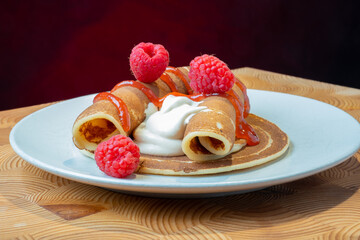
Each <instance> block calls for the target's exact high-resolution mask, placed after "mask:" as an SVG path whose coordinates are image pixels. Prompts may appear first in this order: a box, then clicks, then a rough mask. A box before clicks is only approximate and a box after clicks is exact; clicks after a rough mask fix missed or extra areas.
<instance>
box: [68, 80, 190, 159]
mask: <svg viewBox="0 0 360 240" xmlns="http://www.w3.org/2000/svg"><path fill="white" fill-rule="evenodd" d="M169 75H170V77H171V78H172V80H173V82H174V84H175V85H176V87H177V88H178V90H179V92H180V93H184V94H187V90H186V87H185V85H184V83H183V82H182V80H181V79H180V78H178V77H177V76H176V75H175V74H172V73H169ZM186 76H187V75H186ZM186 76H185V77H186ZM143 84H144V85H145V86H146V87H148V88H150V89H151V90H152V91H153V92H154V93H155V95H156V96H157V97H163V96H165V95H166V94H168V93H170V92H171V89H170V88H169V86H168V85H167V84H166V83H164V82H163V81H162V80H161V79H158V80H156V81H155V82H153V83H151V84H146V83H143ZM113 95H115V96H116V97H119V98H120V99H121V100H122V101H123V102H124V103H125V105H126V106H127V109H128V111H129V115H130V130H129V131H128V132H125V131H124V129H123V127H122V124H121V120H120V117H119V113H118V110H117V108H116V107H115V106H114V105H113V104H112V103H111V102H110V101H107V100H101V101H98V102H96V103H94V104H92V105H91V106H90V107H88V108H87V109H85V110H84V111H83V112H82V113H81V114H80V115H79V116H78V118H77V119H76V120H75V122H74V125H73V129H72V133H73V142H74V144H75V146H76V147H77V148H79V149H80V150H83V152H84V151H87V152H88V153H89V154H90V155H91V154H92V153H93V152H94V151H95V149H96V147H97V145H98V144H99V143H100V142H102V141H106V140H108V139H109V138H110V137H112V136H114V135H116V134H122V135H125V136H129V135H130V134H131V132H132V131H133V130H134V129H135V128H136V127H138V126H139V125H140V123H141V122H142V121H144V119H145V115H146V114H145V109H146V108H147V105H148V104H149V102H150V101H149V99H148V98H147V97H146V95H145V94H144V93H143V92H142V91H140V90H139V89H137V88H134V87H130V86H127V87H121V88H119V89H117V90H116V91H114V92H113ZM85 154H86V153H85Z"/></svg>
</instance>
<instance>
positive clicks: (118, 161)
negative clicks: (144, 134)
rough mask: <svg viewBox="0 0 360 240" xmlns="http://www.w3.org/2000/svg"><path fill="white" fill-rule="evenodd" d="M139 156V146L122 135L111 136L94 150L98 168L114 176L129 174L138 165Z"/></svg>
mask: <svg viewBox="0 0 360 240" xmlns="http://www.w3.org/2000/svg"><path fill="white" fill-rule="evenodd" d="M139 158H140V150H139V147H138V146H137V145H136V144H135V143H134V142H133V141H132V140H131V139H130V138H129V137H125V136H123V135H115V136H113V137H111V138H110V139H109V140H107V141H105V142H102V143H100V144H99V145H98V147H97V148H96V150H95V160H96V164H97V165H98V167H99V168H100V170H101V171H103V172H104V173H106V174H107V175H109V176H112V177H116V178H124V177H127V176H129V175H131V174H132V173H133V172H134V171H135V170H136V168H137V167H138V165H139Z"/></svg>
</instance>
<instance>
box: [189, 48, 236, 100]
mask: <svg viewBox="0 0 360 240" xmlns="http://www.w3.org/2000/svg"><path fill="white" fill-rule="evenodd" d="M189 78H190V80H191V81H190V86H191V87H192V89H193V90H194V91H195V92H198V93H223V92H226V91H229V90H230V89H231V88H232V86H233V85H234V81H235V77H234V74H233V73H232V72H231V70H230V69H229V68H228V66H227V65H226V63H224V62H223V61H221V60H220V59H218V58H217V57H215V56H210V55H207V54H204V55H202V56H199V57H196V58H194V59H193V60H192V61H191V63H190V71H189Z"/></svg>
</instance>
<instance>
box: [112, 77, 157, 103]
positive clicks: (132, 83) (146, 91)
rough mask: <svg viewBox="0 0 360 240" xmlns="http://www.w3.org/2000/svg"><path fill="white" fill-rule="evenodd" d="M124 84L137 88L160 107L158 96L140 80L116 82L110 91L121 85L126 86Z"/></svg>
mask: <svg viewBox="0 0 360 240" xmlns="http://www.w3.org/2000/svg"><path fill="white" fill-rule="evenodd" d="M126 86H131V87H134V88H137V89H139V90H140V91H142V92H143V93H144V94H145V95H146V97H147V98H148V99H149V101H150V102H152V103H153V104H154V105H155V106H156V107H161V104H160V102H159V98H158V97H157V96H156V95H155V93H154V92H153V91H152V90H151V89H150V88H148V87H146V86H145V85H144V84H142V83H140V82H136V81H131V80H129V81H123V82H120V83H118V84H116V85H115V87H113V89H111V91H110V92H114V91H116V90H117V89H119V88H121V87H126Z"/></svg>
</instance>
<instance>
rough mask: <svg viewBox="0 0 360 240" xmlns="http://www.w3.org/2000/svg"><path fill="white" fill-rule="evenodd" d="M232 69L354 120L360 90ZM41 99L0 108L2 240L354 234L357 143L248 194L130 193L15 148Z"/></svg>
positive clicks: (358, 215) (359, 214)
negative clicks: (62, 171)
mask: <svg viewBox="0 0 360 240" xmlns="http://www.w3.org/2000/svg"><path fill="white" fill-rule="evenodd" d="M235 73H236V74H238V75H241V76H242V80H243V81H244V83H245V84H246V85H247V87H248V88H253V89H264V90H271V91H278V92H285V93H291V94H295V95H302V96H306V97H309V98H313V99H317V100H320V101H323V102H326V103H329V104H332V105H334V106H336V107H338V108H341V109H343V110H345V111H346V112H348V113H349V114H351V115H352V116H354V117H355V118H356V119H357V120H358V121H359V120H360V90H359V89H353V88H348V87H341V86H336V85H331V84H326V83H321V82H316V81H312V80H305V79H301V78H296V77H290V76H286V75H282V74H275V73H271V72H266V71H261V70H257V69H252V68H241V69H236V70H235ZM47 105H49V104H43V105H38V106H32V107H26V108H20V109H14V110H8V111H2V112H0V166H1V167H0V239H13V238H19V239H40V238H46V239H47V238H48V239H54V238H56V239H97V238H99V239H113V238H117V239H125V238H126V239H192V238H194V239H359V238H360V190H359V187H360V164H359V160H360V154H359V152H357V154H355V156H353V157H351V158H349V159H348V160H346V161H345V162H344V163H342V164H340V165H338V166H336V167H333V168H331V169H329V170H327V171H324V172H321V173H319V174H316V175H313V176H311V177H307V178H305V179H302V180H298V181H295V182H290V183H286V184H282V185H277V186H273V187H269V188H266V189H264V190H260V191H257V192H251V193H247V194H240V195H234V196H227V197H219V198H209V199H152V198H145V197H139V196H131V195H126V194H120V193H115V192H112V191H108V190H105V189H102V188H99V187H94V186H90V185H86V184H82V183H77V182H74V181H70V180H67V179H64V178H61V177H57V176H55V175H52V174H49V173H47V172H44V171H42V170H40V169H38V168H36V167H33V166H32V165H30V164H29V163H27V162H25V161H24V160H22V159H21V158H20V157H19V156H17V155H16V154H15V153H14V151H13V150H12V148H11V146H10V144H9V141H8V136H9V133H10V130H11V128H12V127H13V126H14V125H15V124H16V123H17V122H18V121H19V120H20V119H21V118H23V117H24V116H26V115H28V114H30V113H32V112H34V111H36V110H38V109H41V108H43V107H45V106H47ZM359 137H360V136H359Z"/></svg>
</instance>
